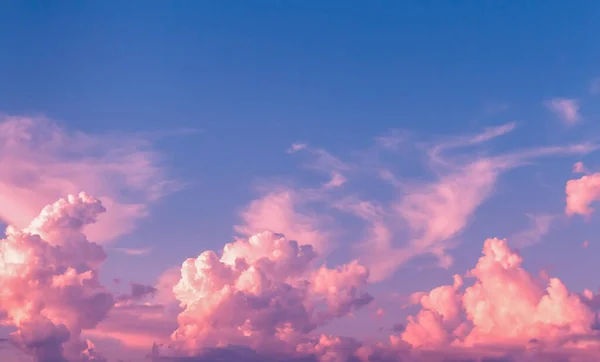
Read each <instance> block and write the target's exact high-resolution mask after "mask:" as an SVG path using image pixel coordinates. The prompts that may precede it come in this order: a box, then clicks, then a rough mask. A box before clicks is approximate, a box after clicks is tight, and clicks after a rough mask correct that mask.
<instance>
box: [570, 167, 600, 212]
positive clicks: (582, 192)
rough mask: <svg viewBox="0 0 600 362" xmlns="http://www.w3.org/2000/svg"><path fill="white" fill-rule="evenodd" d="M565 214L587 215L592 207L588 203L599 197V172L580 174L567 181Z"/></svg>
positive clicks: (591, 210)
mask: <svg viewBox="0 0 600 362" xmlns="http://www.w3.org/2000/svg"><path fill="white" fill-rule="evenodd" d="M565 192H566V194H567V199H566V201H567V205H566V207H565V213H566V214H567V215H575V214H579V215H583V216H589V215H591V214H592V212H593V211H594V209H593V208H592V207H590V204H591V203H592V202H594V201H597V200H598V199H600V173H595V174H591V175H586V176H582V177H581V178H579V179H575V180H569V181H567V186H566V188H565Z"/></svg>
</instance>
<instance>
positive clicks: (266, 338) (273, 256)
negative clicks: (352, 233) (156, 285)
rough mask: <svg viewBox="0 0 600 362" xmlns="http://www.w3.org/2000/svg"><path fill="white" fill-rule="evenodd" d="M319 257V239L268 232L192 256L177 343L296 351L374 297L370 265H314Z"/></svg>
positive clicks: (181, 292) (178, 289)
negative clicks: (309, 241) (308, 241)
mask: <svg viewBox="0 0 600 362" xmlns="http://www.w3.org/2000/svg"><path fill="white" fill-rule="evenodd" d="M315 257H316V252H315V251H314V249H313V247H312V246H311V245H300V244H298V243H297V242H295V241H290V240H288V239H286V238H285V237H284V236H283V235H281V234H275V233H272V232H262V233H259V234H256V235H253V236H251V237H250V238H248V239H239V240H237V241H235V242H232V243H230V244H227V245H226V246H225V247H224V249H223V251H222V253H221V254H220V255H217V254H216V253H214V252H212V251H206V252H204V253H202V254H201V255H200V256H198V257H197V258H195V259H188V260H186V261H185V262H184V263H183V266H182V268H181V279H180V280H179V282H178V284H177V285H176V286H175V287H174V293H175V296H176V298H177V299H178V300H179V301H180V302H181V304H182V306H183V307H184V308H185V309H184V310H183V311H182V312H181V313H180V315H179V318H178V322H179V328H178V329H177V330H176V331H175V332H174V333H173V336H172V337H173V339H174V341H175V342H176V344H179V345H182V346H183V348H184V349H186V350H187V351H190V353H192V354H194V353H197V352H198V351H200V350H203V349H205V348H208V347H224V346H227V345H230V344H231V345H239V346H247V347H251V348H254V349H256V350H259V351H279V352H288V353H293V352H295V346H296V345H297V344H298V343H300V342H305V341H306V340H307V337H306V336H307V333H308V332H310V331H313V330H314V329H315V328H316V327H318V326H320V325H324V324H325V323H327V322H329V321H330V320H332V319H334V318H338V317H342V316H344V315H347V314H348V313H350V312H351V311H353V310H355V309H357V308H360V307H361V306H363V305H366V304H367V303H369V302H370V301H371V300H372V297H371V296H370V295H369V294H367V293H365V292H364V291H362V287H363V286H364V285H365V284H366V282H367V279H368V276H369V272H368V270H367V269H366V268H365V267H363V266H361V265H360V264H358V263H357V262H351V263H349V264H346V265H343V266H340V267H338V268H336V269H328V268H327V267H325V266H322V267H320V268H317V269H314V268H313V264H314V260H315Z"/></svg>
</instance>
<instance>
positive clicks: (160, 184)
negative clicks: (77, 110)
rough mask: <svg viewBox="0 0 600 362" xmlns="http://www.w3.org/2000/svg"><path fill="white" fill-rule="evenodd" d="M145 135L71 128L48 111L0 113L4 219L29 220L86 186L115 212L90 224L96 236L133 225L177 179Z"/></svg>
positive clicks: (0, 210) (102, 238)
mask: <svg viewBox="0 0 600 362" xmlns="http://www.w3.org/2000/svg"><path fill="white" fill-rule="evenodd" d="M159 161H160V157H159V155H158V154H157V153H156V152H154V151H153V150H152V148H151V144H150V143H149V141H147V140H145V139H144V137H142V136H141V135H123V134H121V135H119V134H104V135H93V134H86V133H82V132H70V131H67V130H66V129H64V128H63V127H61V126H60V125H58V124H57V123H54V122H52V121H50V120H48V119H45V118H43V117H34V118H31V117H29V118H28V117H10V116H9V117H2V118H0V220H3V221H5V222H7V223H9V224H12V225H15V226H17V227H21V228H22V227H25V226H27V223H28V222H29V221H30V220H31V219H33V218H34V217H35V216H36V215H37V214H38V213H39V211H40V210H41V209H42V207H43V206H44V205H46V204H48V203H51V202H52V201H53V200H56V199H57V198H59V197H61V196H62V195H66V194H69V193H77V192H79V191H80V190H81V189H84V190H86V191H88V192H90V193H92V194H94V195H97V196H98V197H100V198H101V199H102V200H103V204H104V206H105V207H106V208H107V209H109V210H110V213H107V214H104V215H101V216H100V218H99V220H98V223H97V224H94V225H89V226H87V230H86V233H87V234H88V236H89V237H90V239H91V240H93V241H98V242H106V241H109V240H112V239H114V238H116V237H118V236H120V235H123V234H126V233H129V232H131V231H132V230H133V229H134V228H135V224H136V220H138V219H140V218H143V217H145V216H146V215H147V214H148V205H149V204H150V203H152V202H153V201H155V200H156V199H158V198H160V197H161V196H163V195H164V194H165V193H167V192H170V191H172V190H174V189H175V188H176V187H178V186H177V184H176V183H175V182H173V181H170V180H169V179H168V178H167V177H166V175H165V171H164V170H163V169H162V168H161V166H160V164H159Z"/></svg>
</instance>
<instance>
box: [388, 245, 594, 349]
mask: <svg viewBox="0 0 600 362" xmlns="http://www.w3.org/2000/svg"><path fill="white" fill-rule="evenodd" d="M521 264H522V258H521V256H520V255H518V254H517V253H516V252H515V251H513V250H512V249H510V248H509V246H508V244H507V241H506V240H504V239H488V240H486V241H485V244H484V247H483V256H482V257H481V258H480V259H479V262H478V263H477V265H476V266H475V268H473V269H472V270H470V271H469V272H468V274H467V275H468V276H469V277H472V278H475V282H474V284H473V285H471V286H470V287H468V288H466V289H465V290H464V291H461V288H460V287H461V286H462V283H456V282H455V283H454V285H452V286H442V287H439V288H436V289H433V290H432V291H431V292H429V293H428V294H426V295H424V296H423V297H422V298H421V300H420V304H421V307H422V309H421V311H420V312H419V313H418V314H417V316H416V317H410V318H409V320H408V323H407V326H406V329H405V331H404V332H403V333H402V335H401V336H400V337H392V340H393V341H398V340H400V339H401V340H402V341H405V342H408V343H409V344H410V345H412V346H414V347H427V346H429V347H431V346H433V347H437V348H440V347H443V346H449V345H463V346H468V347H471V346H478V345H496V346H505V347H506V346H520V347H527V346H528V345H529V344H531V343H534V344H535V345H537V346H553V347H562V346H564V345H566V344H571V345H582V346H584V345H585V343H584V342H585V341H584V340H583V338H581V337H582V336H587V337H588V339H591V340H594V338H595V335H594V334H593V330H592V322H593V318H594V315H593V313H592V311H591V310H590V308H589V307H588V306H587V305H586V303H585V302H584V301H582V300H581V298H580V297H579V296H578V295H576V294H573V293H570V292H569V291H568V290H567V288H566V287H565V285H564V284H563V283H562V282H561V281H560V280H559V279H557V278H550V280H549V281H548V283H547V285H545V286H544V285H542V282H541V281H540V280H537V279H536V278H535V277H533V276H532V275H530V274H529V273H528V272H527V271H526V270H525V269H523V267H522V265H521ZM532 341H534V342H532Z"/></svg>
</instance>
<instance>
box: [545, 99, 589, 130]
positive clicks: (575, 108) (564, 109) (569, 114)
mask: <svg viewBox="0 0 600 362" xmlns="http://www.w3.org/2000/svg"><path fill="white" fill-rule="evenodd" d="M544 104H545V105H546V107H548V109H549V110H551V111H552V112H554V113H555V114H556V115H557V116H558V117H559V118H560V119H561V120H562V121H563V122H564V123H565V124H566V125H573V124H575V123H577V122H579V121H580V120H581V115H580V114H579V108H580V105H579V101H578V100H577V99H567V98H553V99H551V100H548V101H546V102H544Z"/></svg>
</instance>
